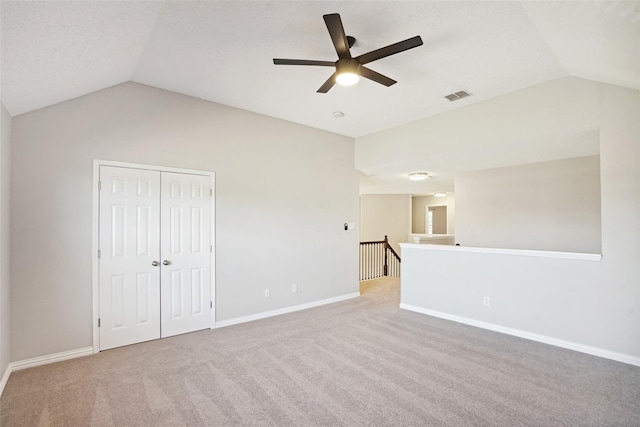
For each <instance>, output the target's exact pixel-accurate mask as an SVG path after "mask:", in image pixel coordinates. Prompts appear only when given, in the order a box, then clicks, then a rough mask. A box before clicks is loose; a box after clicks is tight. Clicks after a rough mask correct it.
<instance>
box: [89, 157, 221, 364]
mask: <svg viewBox="0 0 640 427" xmlns="http://www.w3.org/2000/svg"><path fill="white" fill-rule="evenodd" d="M100 166H115V167H123V168H131V169H145V170H153V171H158V172H175V173H186V174H192V175H205V176H208V177H209V180H210V182H211V189H212V191H213V194H212V197H211V301H212V303H213V304H212V307H211V329H214V328H215V325H216V292H215V290H216V280H215V279H216V274H215V271H216V268H215V261H216V256H215V255H216V252H215V250H216V245H215V215H216V210H215V200H216V198H215V195H216V191H215V188H216V187H215V183H216V175H215V172H211V171H201V170H194V169H181V168H172V167H165V166H156V165H144V164H139V163H125V162H116V161H111V160H100V159H94V160H93V180H92V181H91V182H92V184H93V233H92V234H93V244H92V253H91V266H92V278H91V282H92V293H93V315H92V318H93V324H92V330H93V352H94V353H99V352H100V330H99V329H98V318H99V317H100V270H99V262H98V249H99V246H100V240H99V234H98V231H99V225H100V222H99V221H100V215H99V214H100V205H99V204H100V192H99V191H98V181H99V180H100Z"/></svg>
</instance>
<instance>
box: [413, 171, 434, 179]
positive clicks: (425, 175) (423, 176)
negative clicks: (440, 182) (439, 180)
mask: <svg viewBox="0 0 640 427" xmlns="http://www.w3.org/2000/svg"><path fill="white" fill-rule="evenodd" d="M427 178H431V177H430V176H429V174H428V173H426V172H414V173H410V174H409V180H410V181H424V180H425V179H427Z"/></svg>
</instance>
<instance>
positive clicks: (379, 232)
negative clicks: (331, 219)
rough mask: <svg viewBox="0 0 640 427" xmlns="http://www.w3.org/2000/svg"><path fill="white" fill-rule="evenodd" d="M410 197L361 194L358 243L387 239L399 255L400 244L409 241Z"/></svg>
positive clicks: (405, 195)
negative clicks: (385, 237) (386, 237)
mask: <svg viewBox="0 0 640 427" xmlns="http://www.w3.org/2000/svg"><path fill="white" fill-rule="evenodd" d="M410 205H411V196H410V195H408V194H363V195H361V196H360V241H361V242H371V241H378V240H383V239H384V236H385V235H386V236H388V237H389V243H390V244H391V246H392V247H393V249H395V251H396V252H397V253H398V254H400V245H398V243H400V242H408V241H409V227H410V223H409V218H410V209H411V207H410Z"/></svg>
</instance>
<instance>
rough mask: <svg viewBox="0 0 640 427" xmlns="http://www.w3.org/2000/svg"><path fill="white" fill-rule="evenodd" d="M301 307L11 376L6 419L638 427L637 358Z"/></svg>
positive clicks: (377, 292)
mask: <svg viewBox="0 0 640 427" xmlns="http://www.w3.org/2000/svg"><path fill="white" fill-rule="evenodd" d="M362 290H363V296H362V297H360V298H357V299H353V300H348V301H344V302H340V303H336V304H332V305H328V306H323V307H318V308H314V309H311V310H306V311H303V312H298V313H293V314H288V315H283V316H279V317H274V318H270V319H265V320H260V321H255V322H251V323H246V324H242V325H236V326H231V327H227V328H221V329H217V330H213V331H210V330H209V331H201V332H196V333H192V334H187V335H182V336H178V337H173V338H168V339H163V340H158V341H152V342H148V343H143V344H138V345H133V346H129V347H125V348H119V349H114V350H109V351H105V352H102V353H100V354H97V355H94V356H89V357H84V358H80V359H75V360H69V361H65V362H60V363H56V364H52V365H47V366H42V367H37V368H32V369H28V370H24V371H18V372H15V373H13V374H12V375H11V377H10V379H9V382H8V384H7V386H6V389H5V391H4V394H3V396H2V398H1V399H0V411H1V415H0V421H1V423H2V425H3V426H44V425H56V426H58V425H67V426H87V425H95V426H130V425H139V426H226V425H247V426H371V425H373V426H440V425H448V426H470V425H473V426H637V425H640V421H639V420H640V387H639V384H640V368H637V367H633V366H630V365H626V364H623V363H618V362H613V361H609V360H605V359H601V358H597V357H594V356H589V355H585V354H581V353H576V352H572V351H569V350H564V349H560V348H556V347H551V346H547V345H544V344H539V343H535V342H531V341H527V340H523V339H519V338H515V337H511V336H507V335H501V334H498V333H494V332H490V331H485V330H482V329H477V328H473V327H469V326H465V325H460V324H456V323H453V322H448V321H445V320H441V319H436V318H431V317H428V316H424V315H420V314H416V313H411V312H407V311H404V310H400V309H398V303H399V287H398V282H397V279H391V280H389V279H382V280H376V281H370V282H367V283H364V284H363V286H362Z"/></svg>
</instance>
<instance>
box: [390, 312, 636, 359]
mask: <svg viewBox="0 0 640 427" xmlns="http://www.w3.org/2000/svg"><path fill="white" fill-rule="evenodd" d="M400 308H402V309H404V310H409V311H415V312H416V313H420V314H426V315H428V316H433V317H438V318H440V319H446V320H451V321H454V322H458V323H463V324H465V325H470V326H475V327H478V328H482V329H488V330H490V331H494V332H500V333H503V334H507V335H513V336H516V337H520V338H524V339H528V340H532V341H538V342H541V343H544V344H550V345H553V346H556V347H562V348H566V349H569V350H574V351H579V352H580V353H586V354H590V355H592V356H598V357H603V358H605V359H611V360H615V361H617V362H622V363H628V364H630V365H635V366H640V357H635V356H631V355H628V354H623V353H617V352H615V351H610V350H605V349H602V348H598V347H592V346H589V345H584V344H579V343H575V342H571V341H565V340H561V339H558V338H553V337H549V336H546V335H540V334H534V333H532V332H527V331H522V330H520V329H514V328H508V327H506V326H500V325H496V324H494V323H488V322H482V321H480V320H475V319H470V318H468V317H462V316H456V315H454V314H448V313H443V312H440V311H435V310H429V309H427V308H422V307H417V306H415V305H410V304H400Z"/></svg>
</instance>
